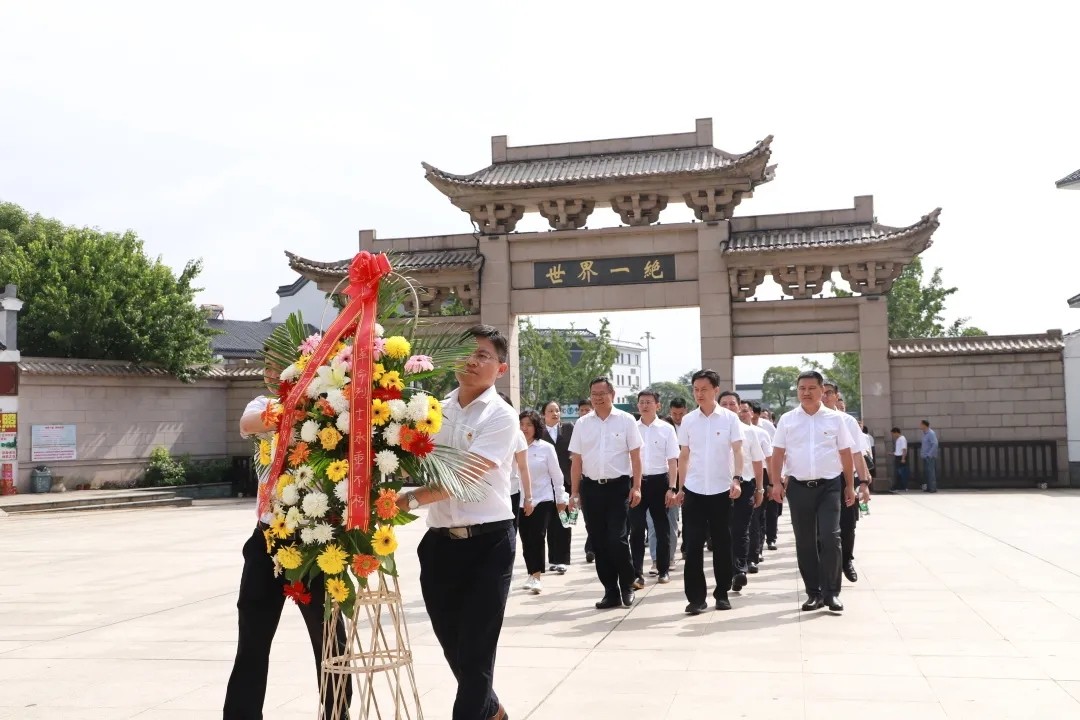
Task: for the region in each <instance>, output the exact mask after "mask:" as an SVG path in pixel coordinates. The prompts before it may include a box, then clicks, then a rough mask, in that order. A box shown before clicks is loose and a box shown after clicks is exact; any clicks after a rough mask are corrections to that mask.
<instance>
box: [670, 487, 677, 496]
mask: <svg viewBox="0 0 1080 720" xmlns="http://www.w3.org/2000/svg"><path fill="white" fill-rule="evenodd" d="M668 492H669V493H675V494H676V495H678V494H679V488H677V487H669V488H668Z"/></svg>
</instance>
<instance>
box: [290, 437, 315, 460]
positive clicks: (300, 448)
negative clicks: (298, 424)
mask: <svg viewBox="0 0 1080 720" xmlns="http://www.w3.org/2000/svg"><path fill="white" fill-rule="evenodd" d="M309 455H311V448H309V447H308V444H307V443H306V442H304V441H303V440H301V441H300V442H298V443H296V445H294V446H293V449H292V450H290V451H289V467H297V466H298V465H303V464H304V463H306V462H307V460H308V456H309Z"/></svg>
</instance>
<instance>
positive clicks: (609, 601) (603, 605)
mask: <svg viewBox="0 0 1080 720" xmlns="http://www.w3.org/2000/svg"><path fill="white" fill-rule="evenodd" d="M617 607H622V600H620V599H619V598H617V597H615V596H613V595H605V596H604V597H603V599H601V600H599V601H597V603H596V609H597V610H610V609H611V608H617Z"/></svg>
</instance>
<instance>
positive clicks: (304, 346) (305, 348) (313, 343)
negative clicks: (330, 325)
mask: <svg viewBox="0 0 1080 720" xmlns="http://www.w3.org/2000/svg"><path fill="white" fill-rule="evenodd" d="M320 342H322V335H321V334H320V333H315V334H314V335H311V336H310V337H308V339H307V340H305V341H304V342H302V343H300V354H301V355H310V354H311V353H313V352H315V348H317V347H318V346H319V343H320Z"/></svg>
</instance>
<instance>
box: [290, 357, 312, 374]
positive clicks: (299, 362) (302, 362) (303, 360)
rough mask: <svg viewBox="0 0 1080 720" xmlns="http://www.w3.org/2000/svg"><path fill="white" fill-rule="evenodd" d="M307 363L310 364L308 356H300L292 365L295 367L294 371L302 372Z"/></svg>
mask: <svg viewBox="0 0 1080 720" xmlns="http://www.w3.org/2000/svg"><path fill="white" fill-rule="evenodd" d="M309 362H311V356H310V355H301V356H300V359H299V360H297V361H296V362H295V363H294V364H295V365H296V369H297V371H298V372H304V368H306V367H307V364H308V363H309Z"/></svg>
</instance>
